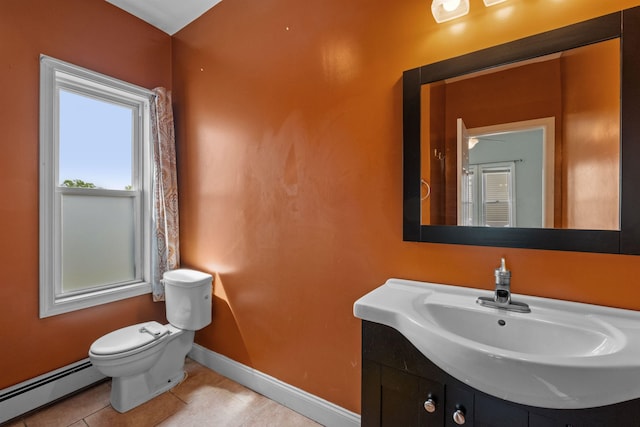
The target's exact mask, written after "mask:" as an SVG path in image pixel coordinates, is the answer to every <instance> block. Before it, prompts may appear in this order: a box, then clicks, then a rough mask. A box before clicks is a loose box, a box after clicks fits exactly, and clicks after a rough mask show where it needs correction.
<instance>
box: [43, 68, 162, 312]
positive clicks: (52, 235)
mask: <svg viewBox="0 0 640 427" xmlns="http://www.w3.org/2000/svg"><path fill="white" fill-rule="evenodd" d="M40 64H41V65H40V317H47V316H52V315H55V314H60V313H65V312H69V311H73V310H77V309H81V308H86V307H91V306H94V305H98V304H103V303H106V302H111V301H116V300H119V299H123V298H128V297H131V296H135V295H140V294H143V293H148V292H150V289H151V285H150V252H151V247H150V246H151V213H150V209H151V193H152V192H151V191H150V190H151V177H152V169H151V167H152V161H151V155H152V153H151V143H150V132H149V125H150V118H149V99H150V96H151V92H150V91H148V90H147V89H143V88H140V87H137V86H134V85H131V84H128V83H125V82H122V81H119V80H116V79H113V78H110V77H107V76H104V75H101V74H98V73H95V72H92V71H89V70H86V69H83V68H79V67H76V66H74V65H71V64H68V63H65V62H62V61H58V60H56V59H53V58H50V57H47V56H42V57H41V58H40Z"/></svg>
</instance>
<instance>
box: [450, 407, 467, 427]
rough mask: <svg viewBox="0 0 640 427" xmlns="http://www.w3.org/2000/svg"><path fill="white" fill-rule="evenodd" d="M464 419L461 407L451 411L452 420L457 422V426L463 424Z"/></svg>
mask: <svg viewBox="0 0 640 427" xmlns="http://www.w3.org/2000/svg"><path fill="white" fill-rule="evenodd" d="M465 421H466V420H465V419H464V411H463V410H462V409H458V410H457V411H456V412H454V413H453V422H454V423H456V424H458V425H459V426H461V425H463V424H464V423H465Z"/></svg>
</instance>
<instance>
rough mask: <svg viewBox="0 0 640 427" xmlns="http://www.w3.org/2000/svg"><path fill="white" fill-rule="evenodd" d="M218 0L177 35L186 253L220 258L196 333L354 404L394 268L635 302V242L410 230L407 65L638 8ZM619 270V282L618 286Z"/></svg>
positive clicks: (518, 1) (576, 2)
mask: <svg viewBox="0 0 640 427" xmlns="http://www.w3.org/2000/svg"><path fill="white" fill-rule="evenodd" d="M638 3H639V2H638V1H637V0H633V1H632V0H616V1H606V2H603V1H599V0H563V1H557V0H556V1H553V0H547V1H535V2H534V1H526V0H510V1H508V2H506V3H504V4H502V5H499V6H494V7H492V8H485V7H484V6H483V5H482V1H481V0H471V13H470V14H469V15H468V16H467V17H465V18H462V19H460V20H458V21H454V22H451V23H446V24H441V25H436V24H435V23H434V22H433V18H432V17H431V15H430V11H429V2H428V1H427V0H405V1H400V2H398V1H383V0H359V1H358V0H353V1H343V0H310V1H304V2H301V1H299V0H263V1H259V2H256V1H251V0H224V1H222V2H221V3H220V4H218V5H217V6H215V7H214V8H213V9H212V10H211V11H209V12H208V13H206V14H205V15H204V16H203V17H201V18H200V19H199V20H197V21H196V22H195V23H192V24H191V25H189V26H188V27H187V28H186V29H185V30H183V31H181V32H179V33H178V34H177V35H176V36H174V39H173V40H174V43H173V54H174V56H173V77H174V80H173V82H174V83H173V87H174V101H175V114H176V123H177V138H178V155H179V185H180V191H181V198H180V208H181V211H180V215H181V217H180V219H181V227H182V228H181V232H182V236H181V237H182V239H181V250H182V259H183V262H184V263H185V264H188V265H190V266H192V267H196V268H201V269H203V270H207V271H212V272H217V273H218V275H219V277H218V278H217V279H218V280H217V281H216V284H215V291H214V292H215V294H216V296H217V298H216V300H215V303H214V310H215V313H214V319H213V324H212V325H211V326H210V327H208V328H206V329H205V330H204V331H201V332H200V333H199V334H198V335H197V338H196V339H197V342H199V343H200V344H202V345H204V346H206V347H207V348H210V349H212V350H214V351H217V352H220V353H222V354H225V355H227V356H229V357H231V358H233V359H235V360H238V361H240V362H242V363H246V364H249V365H250V366H252V367H254V368H256V369H258V370H260V371H262V372H265V373H267V374H269V375H272V376H274V377H276V378H279V379H281V380H283V381H285V382H287V383H290V384H292V385H294V386H297V387H300V388H302V389H304V390H307V391H309V392H311V393H314V394H316V395H318V396H321V397H323V398H326V399H328V400H329V401H331V402H334V403H336V404H338V405H341V406H343V407H346V408H348V409H350V410H353V411H359V410H360V368H361V366H360V321H359V320H358V319H356V318H354V317H353V315H352V304H353V302H354V301H355V300H356V299H357V298H358V297H360V296H361V295H363V294H365V293H366V292H368V291H370V290H371V289H373V288H375V287H377V286H379V285H380V284H382V283H383V282H384V281H385V280H386V279H387V278H389V277H403V278H409V279H419V280H429V281H435V282H443V283H450V284H455V285H467V286H473V287H478V288H487V289H489V288H491V287H492V279H493V269H494V268H495V267H496V265H497V263H498V260H499V258H500V257H501V256H506V258H507V262H508V265H509V267H510V268H511V269H512V272H513V286H514V290H515V291H516V292H518V293H526V294H532V295H542V296H546V297H553V298H561V299H570V300H577V301H586V302H592V303H599V304H605V305H612V306H619V307H627V308H633V309H640V291H639V290H638V287H637V286H636V280H637V277H640V257H633V256H614V255H598V254H581V253H568V252H553V251H536V250H519V249H503V248H478V247H465V246H455V245H437V244H422V243H405V242H402V233H401V230H402V182H401V179H402V151H401V147H402V91H401V76H402V71H403V70H405V69H409V68H413V67H416V66H419V65H422V64H426V63H430V62H433V61H437V60H441V59H445V58H449V57H452V56H457V55H460V54H463V53H466V52H469V51H473V50H476V49H479V48H484V47H488V46H492V45H495V44H499V43H502V42H506V41H509V40H513V39H516V38H521V37H524V36H528V35H532V34H534V33H538V32H541V31H545V30H550V29H553V28H557V27H560V26H564V25H567V24H570V23H574V22H578V21H581V20H585V19H588V18H591V17H595V16H599V15H602V14H605V13H609V12H613V11H617V10H619V9H622V8H625V7H630V6H634V5H637V4H638ZM611 283H615V284H616V287H617V288H616V291H615V292H611V287H610V286H609V284H611Z"/></svg>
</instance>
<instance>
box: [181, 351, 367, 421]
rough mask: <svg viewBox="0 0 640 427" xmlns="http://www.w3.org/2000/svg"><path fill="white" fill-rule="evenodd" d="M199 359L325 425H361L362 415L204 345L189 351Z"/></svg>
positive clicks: (222, 373) (217, 370)
mask: <svg viewBox="0 0 640 427" xmlns="http://www.w3.org/2000/svg"><path fill="white" fill-rule="evenodd" d="M189 357H191V358H192V359H193V360H195V361H196V362H199V363H200V364H202V365H204V366H206V367H208V368H209V369H212V370H214V371H216V372H218V373H219V374H221V375H223V376H225V377H227V378H230V379H231V380H233V381H235V382H237V383H239V384H242V385H244V386H245V387H247V388H250V389H252V390H254V391H256V392H258V393H260V394H262V395H263V396H266V397H268V398H269V399H271V400H274V401H276V402H278V403H280V404H281V405H284V406H286V407H288V408H290V409H293V410H294V411H296V412H298V413H300V414H302V415H304V416H306V417H307V418H310V419H312V420H314V421H316V422H318V423H320V424H322V425H324V426H331V427H360V415H359V414H356V413H353V412H351V411H349V410H347V409H344V408H342V407H340V406H338V405H336V404H334V403H331V402H328V401H326V400H324V399H322V398H320V397H318V396H315V395H313V394H311V393H308V392H306V391H304V390H301V389H299V388H297V387H294V386H292V385H290V384H287V383H285V382H282V381H280V380H278V379H276V378H273V377H271V376H269V375H267V374H264V373H262V372H260V371H257V370H255V369H253V368H251V367H249V366H246V365H243V364H241V363H238V362H236V361H235V360H232V359H229V358H228V357H226V356H223V355H221V354H219V353H216V352H214V351H211V350H209V349H207V348H205V347H202V346H201V345H198V344H194V345H193V348H192V349H191V352H190V353H189Z"/></svg>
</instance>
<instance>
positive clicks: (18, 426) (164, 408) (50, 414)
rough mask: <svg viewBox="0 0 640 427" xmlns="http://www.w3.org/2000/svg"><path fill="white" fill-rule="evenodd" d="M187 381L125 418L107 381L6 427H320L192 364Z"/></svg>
mask: <svg viewBox="0 0 640 427" xmlns="http://www.w3.org/2000/svg"><path fill="white" fill-rule="evenodd" d="M185 370H186V371H187V378H186V379H185V380H184V381H183V382H182V383H180V384H178V385H177V386H176V387H174V388H173V389H172V390H170V391H168V392H166V393H163V394H161V395H160V396H158V397H156V398H154V399H152V400H151V401H149V402H147V403H145V404H143V405H141V406H138V407H137V408H134V409H132V410H130V411H129V412H127V413H124V414H120V413H119V412H117V411H115V410H114V409H113V408H112V407H111V405H110V404H109V393H110V392H111V383H110V382H104V383H101V384H99V385H97V386H94V387H92V388H89V389H87V390H85V391H83V392H82V393H79V394H77V395H74V396H72V397H70V398H67V399H65V400H62V401H61V402H58V403H57V404H55V405H52V406H49V407H46V408H44V409H41V410H39V411H37V412H35V413H32V414H29V415H27V416H25V417H23V418H22V419H18V420H16V421H13V422H11V423H9V424H7V426H6V427H25V426H26V427H42V426H46V427H102V426H105V427H117V426H125V427H127V426H131V427H152V426H159V427H189V426H194V427H195V426H197V427H208V426H212V427H213V426H215V427H218V426H219V427H318V426H320V424H318V423H316V422H314V421H312V420H310V419H308V418H305V417H304V416H302V415H300V414H298V413H297V412H294V411H292V410H291V409H288V408H286V407H284V406H282V405H280V404H278V403H276V402H274V401H272V400H269V399H267V398H266V397H264V396H262V395H260V394H258V393H255V392H253V391H251V390H249V389H247V388H246V387H243V386H241V385H240V384H237V383H235V382H233V381H231V380H229V379H227V378H225V377H223V376H221V375H219V374H217V373H215V372H213V371H211V370H210V369H208V368H206V367H204V366H202V365H200V364H198V363H196V362H194V361H192V360H191V359H187V362H186V364H185Z"/></svg>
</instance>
